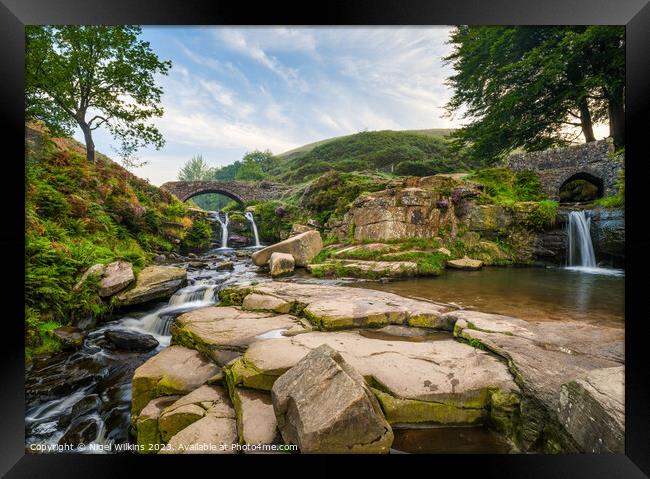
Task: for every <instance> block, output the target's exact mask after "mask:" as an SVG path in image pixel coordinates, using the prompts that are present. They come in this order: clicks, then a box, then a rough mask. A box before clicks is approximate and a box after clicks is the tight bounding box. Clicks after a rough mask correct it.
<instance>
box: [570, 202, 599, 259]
mask: <svg viewBox="0 0 650 479" xmlns="http://www.w3.org/2000/svg"><path fill="white" fill-rule="evenodd" d="M590 226H591V218H590V217H589V216H588V214H587V212H586V211H584V210H583V211H571V212H570V213H569V223H568V227H567V228H568V231H567V234H568V239H569V248H568V251H567V266H581V267H586V268H596V255H595V254H594V246H593V244H592V243H591V233H590V231H589V227H590Z"/></svg>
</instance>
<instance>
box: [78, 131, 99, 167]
mask: <svg viewBox="0 0 650 479" xmlns="http://www.w3.org/2000/svg"><path fill="white" fill-rule="evenodd" d="M78 123H79V127H80V128H81V131H83V134H84V140H85V142H86V159H87V160H88V161H90V162H91V163H93V162H94V161H95V143H94V142H93V136H92V132H91V131H90V127H89V126H88V124H87V123H85V122H83V121H79V122H78Z"/></svg>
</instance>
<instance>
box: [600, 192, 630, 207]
mask: <svg viewBox="0 0 650 479" xmlns="http://www.w3.org/2000/svg"><path fill="white" fill-rule="evenodd" d="M594 205H596V206H602V207H603V208H622V207H623V206H625V197H623V196H621V195H614V196H605V197H603V198H598V199H597V200H596V201H594Z"/></svg>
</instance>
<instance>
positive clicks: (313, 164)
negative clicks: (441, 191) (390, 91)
mask: <svg viewBox="0 0 650 479" xmlns="http://www.w3.org/2000/svg"><path fill="white" fill-rule="evenodd" d="M450 131H451V130H442V129H438V130H414V131H391V130H385V131H372V132H361V133H356V134H354V135H348V136H342V137H338V138H330V139H327V140H323V141H320V142H316V143H311V144H309V145H305V146H302V147H300V148H297V149H295V150H291V151H289V152H286V153H283V154H281V155H277V156H276V158H277V160H276V162H275V164H274V165H273V166H272V167H271V168H270V169H268V170H267V172H266V173H267V174H268V175H269V176H270V177H272V178H273V179H276V180H279V181H283V182H287V183H299V182H303V181H305V180H307V179H310V178H313V177H315V176H318V175H320V174H322V173H324V172H326V171H330V170H336V171H339V172H353V171H356V172H384V173H391V174H394V175H398V176H411V175H413V176H428V175H433V174H436V173H451V172H459V171H467V170H470V169H473V168H476V167H477V166H480V165H476V164H473V163H471V162H468V161H467V160H466V159H464V158H463V157H461V156H460V155H457V154H453V153H451V152H450V151H449V149H448V146H447V142H446V140H445V139H444V138H445V136H446V135H447V134H448V133H449V132H450Z"/></svg>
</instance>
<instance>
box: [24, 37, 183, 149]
mask: <svg viewBox="0 0 650 479" xmlns="http://www.w3.org/2000/svg"><path fill="white" fill-rule="evenodd" d="M25 31H26V57H25V83H26V116H27V118H32V119H39V120H41V121H43V122H44V123H45V124H46V126H47V127H48V128H49V129H50V130H51V131H52V132H53V133H54V134H67V135H71V134H72V132H73V129H74V127H75V126H79V128H80V129H81V131H82V132H83V134H84V139H85V143H86V157H87V159H88V160H89V161H94V158H95V145H94V142H93V138H92V132H93V131H94V130H95V129H97V128H99V127H100V126H102V125H104V126H106V127H107V128H108V129H109V131H110V132H111V134H112V135H113V137H114V138H116V139H119V140H120V141H121V143H122V145H123V146H122V148H124V149H126V150H129V151H134V150H136V149H137V148H140V147H142V146H146V145H150V144H152V145H154V146H155V147H156V148H160V147H162V145H163V144H164V140H163V138H162V135H161V134H160V132H159V131H158V129H157V128H155V126H153V125H151V124H147V123H146V120H148V119H149V118H151V117H160V116H162V114H163V109H162V107H161V106H160V96H161V94H162V89H161V88H160V87H158V86H156V84H155V81H154V76H155V75H156V74H161V75H166V74H167V72H168V70H169V68H170V67H171V62H169V61H160V60H159V59H158V57H157V56H156V54H155V53H154V52H153V51H152V50H151V48H150V47H149V43H148V42H144V41H142V40H139V39H138V35H139V34H140V33H141V29H140V27H136V26H70V25H68V26H27V27H26V30H25Z"/></svg>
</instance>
